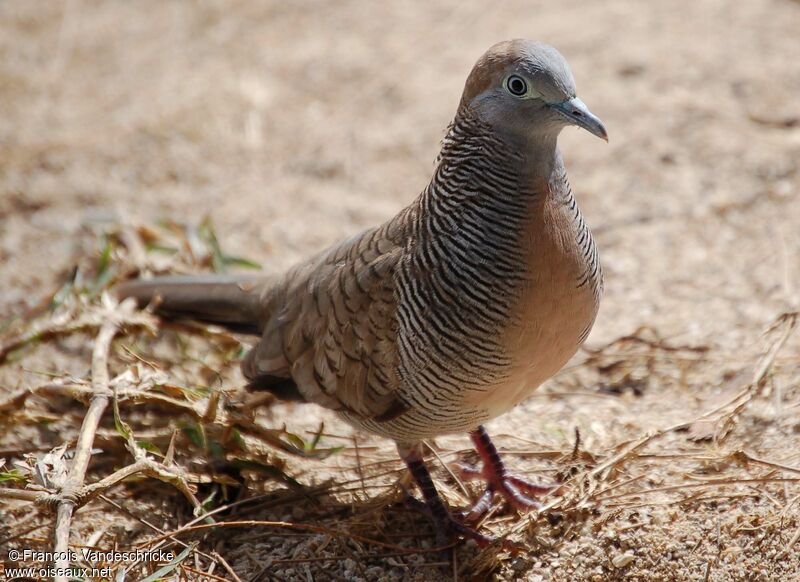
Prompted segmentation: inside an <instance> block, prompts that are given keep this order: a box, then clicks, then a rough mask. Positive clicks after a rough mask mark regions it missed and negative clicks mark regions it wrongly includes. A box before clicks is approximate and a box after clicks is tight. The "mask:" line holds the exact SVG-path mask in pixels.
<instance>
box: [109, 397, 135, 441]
mask: <svg viewBox="0 0 800 582" xmlns="http://www.w3.org/2000/svg"><path fill="white" fill-rule="evenodd" d="M113 405H114V428H115V429H116V431H117V434H119V436H121V437H122V438H124V439H125V440H126V441H127V440H128V439H130V438H131V436H132V435H133V433H132V432H131V427H130V426H128V424H127V423H126V422H125V421H124V420H122V417H121V416H120V415H119V402H118V401H117V399H116V398H114V402H113Z"/></svg>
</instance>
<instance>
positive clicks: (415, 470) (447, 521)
mask: <svg viewBox="0 0 800 582" xmlns="http://www.w3.org/2000/svg"><path fill="white" fill-rule="evenodd" d="M398 450H399V451H400V456H401V457H402V458H403V460H404V461H405V463H406V465H407V466H408V470H409V471H410V472H411V475H412V477H414V481H415V482H416V483H417V486H418V487H419V489H420V491H421V492H422V497H423V498H424V499H425V504H424V507H423V508H422V510H423V511H424V513H425V514H427V515H428V516H429V517H430V518H431V519H432V520H433V522H434V524H435V525H436V540H437V543H438V544H440V545H442V546H444V545H446V544H447V543H449V542H450V540H451V539H452V538H453V537H459V536H460V537H464V538H467V539H473V540H475V541H476V542H477V543H478V545H480V546H487V545H489V544H491V543H493V542H495V539H494V538H492V537H489V536H486V535H483V534H482V533H480V532H478V531H477V530H476V529H474V528H472V527H469V526H467V525H464V524H463V523H461V522H459V521H457V520H456V519H455V518H454V517H453V515H452V514H451V513H450V511H449V510H448V509H447V507H445V505H444V502H443V501H442V498H441V497H439V493H438V492H437V491H436V486H435V485H434V484H433V479H431V474H430V473H429V472H428V468H427V467H426V466H425V461H424V460H423V458H422V449H421V447H420V446H419V445H415V446H412V447H409V448H405V447H403V448H401V447H399V446H398ZM414 501H416V500H414ZM416 504H419V505H421V503H420V502H416ZM504 546H505V547H506V549H508V550H512V551H515V550H517V549H518V548H517V547H516V546H514V545H513V544H511V543H508V544H504Z"/></svg>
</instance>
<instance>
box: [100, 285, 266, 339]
mask: <svg viewBox="0 0 800 582" xmlns="http://www.w3.org/2000/svg"><path fill="white" fill-rule="evenodd" d="M264 282H265V280H264V277H263V276H261V277H245V276H226V275H187V276H167V277H156V278H155V279H138V280H134V281H126V282H124V283H122V284H120V285H119V286H117V287H116V289H115V293H116V295H117V297H118V298H119V299H120V300H121V299H125V298H128V297H133V298H134V299H135V300H136V302H137V303H138V304H139V306H140V307H144V306H146V305H148V304H151V303H152V304H153V305H154V306H155V311H156V313H159V314H160V315H164V316H166V317H173V318H184V319H194V320H197V321H203V322H206V323H214V324H217V325H221V326H223V327H225V328H227V329H230V330H231V331H236V332H239V333H248V334H253V335H260V334H261V332H262V331H263V329H262V323H261V322H262V321H263V318H262V315H263V314H262V308H261V293H260V291H261V290H262V289H263V288H264Z"/></svg>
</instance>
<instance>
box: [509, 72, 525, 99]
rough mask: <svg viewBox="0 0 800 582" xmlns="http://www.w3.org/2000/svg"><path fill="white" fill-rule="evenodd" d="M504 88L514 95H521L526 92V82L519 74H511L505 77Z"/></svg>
mask: <svg viewBox="0 0 800 582" xmlns="http://www.w3.org/2000/svg"><path fill="white" fill-rule="evenodd" d="M506 89H508V92H509V93H511V94H512V95H514V96H515V97H522V96H523V95H525V93H527V92H528V83H526V82H525V79H523V78H522V77H520V76H519V75H511V76H510V77H509V78H508V79H506Z"/></svg>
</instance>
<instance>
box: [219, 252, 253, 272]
mask: <svg viewBox="0 0 800 582" xmlns="http://www.w3.org/2000/svg"><path fill="white" fill-rule="evenodd" d="M222 260H223V261H224V262H225V265H226V266H231V267H242V268H243V269H255V270H260V269H261V264H260V263H257V262H255V261H253V260H250V259H246V258H245V257H235V256H232V255H223V256H222Z"/></svg>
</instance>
